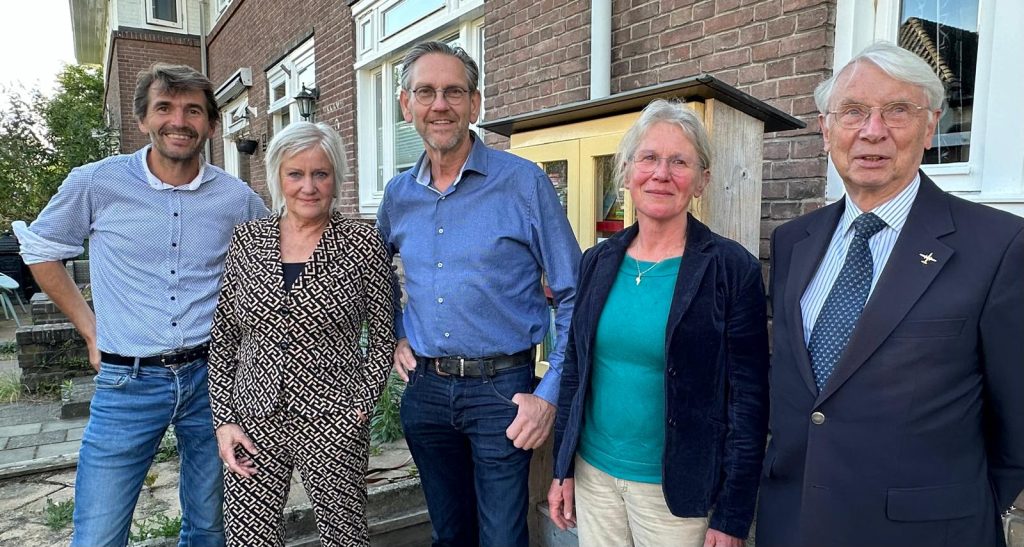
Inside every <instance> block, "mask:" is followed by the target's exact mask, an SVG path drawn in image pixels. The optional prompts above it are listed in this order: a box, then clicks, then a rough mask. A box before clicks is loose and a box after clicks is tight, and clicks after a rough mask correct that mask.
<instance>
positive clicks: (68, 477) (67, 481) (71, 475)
mask: <svg viewBox="0 0 1024 547" xmlns="http://www.w3.org/2000/svg"><path fill="white" fill-rule="evenodd" d="M42 482H44V483H46V484H56V485H58V486H74V485H75V469H66V470H64V471H58V472H56V473H53V474H48V475H45V476H44V477H43V478H42Z"/></svg>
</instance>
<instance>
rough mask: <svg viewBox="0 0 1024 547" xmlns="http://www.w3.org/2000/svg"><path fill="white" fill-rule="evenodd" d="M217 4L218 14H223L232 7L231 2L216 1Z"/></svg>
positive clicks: (227, 0)
mask: <svg viewBox="0 0 1024 547" xmlns="http://www.w3.org/2000/svg"><path fill="white" fill-rule="evenodd" d="M216 2H217V13H222V12H223V11H224V10H226V9H228V6H230V5H231V0H216Z"/></svg>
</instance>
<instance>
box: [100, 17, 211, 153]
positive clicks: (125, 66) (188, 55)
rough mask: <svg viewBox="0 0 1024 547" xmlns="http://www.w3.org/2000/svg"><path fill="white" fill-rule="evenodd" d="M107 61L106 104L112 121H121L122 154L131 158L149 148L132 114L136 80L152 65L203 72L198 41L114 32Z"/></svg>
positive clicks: (159, 33)
mask: <svg viewBox="0 0 1024 547" xmlns="http://www.w3.org/2000/svg"><path fill="white" fill-rule="evenodd" d="M111 42H112V45H111V48H110V58H109V59H108V60H107V66H108V67H109V70H108V71H107V85H106V97H105V99H104V100H105V103H106V107H107V111H108V112H109V113H110V119H111V120H120V131H121V148H120V150H121V152H122V153H125V154H130V153H132V152H135V151H136V150H138V149H140V148H142V147H143V146H145V145H147V144H149V136H147V135H146V134H145V133H143V132H142V131H139V126H138V124H137V123H136V122H135V117H134V115H133V114H132V98H133V97H134V95H135V79H136V77H137V75H138V74H139V72H141V71H143V70H145V69H147V68H149V66H150V65H152V64H153V63H158V62H164V63H173V64H185V65H189V66H192V67H195V68H196V70H199V68H200V57H199V38H198V37H196V36H182V35H180V34H169V33H162V32H155V31H148V30H116V31H114V32H113V36H112V40H111Z"/></svg>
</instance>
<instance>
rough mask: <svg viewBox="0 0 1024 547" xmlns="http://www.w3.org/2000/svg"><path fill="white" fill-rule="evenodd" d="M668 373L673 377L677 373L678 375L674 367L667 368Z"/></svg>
mask: <svg viewBox="0 0 1024 547" xmlns="http://www.w3.org/2000/svg"><path fill="white" fill-rule="evenodd" d="M668 375H669V376H671V377H673V378H675V377H676V376H677V375H679V373H678V372H676V369H674V368H670V369H668Z"/></svg>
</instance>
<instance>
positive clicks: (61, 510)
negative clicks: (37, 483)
mask: <svg viewBox="0 0 1024 547" xmlns="http://www.w3.org/2000/svg"><path fill="white" fill-rule="evenodd" d="M74 513H75V500H73V499H66V500H64V501H59V502H57V503H53V500H51V499H50V498H46V507H45V508H44V509H43V516H44V517H45V518H46V526H47V527H48V528H50V529H51V530H61V529H64V528H66V527H67V525H69V524H71V517H72V515H74Z"/></svg>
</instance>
